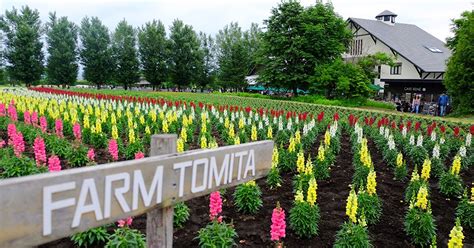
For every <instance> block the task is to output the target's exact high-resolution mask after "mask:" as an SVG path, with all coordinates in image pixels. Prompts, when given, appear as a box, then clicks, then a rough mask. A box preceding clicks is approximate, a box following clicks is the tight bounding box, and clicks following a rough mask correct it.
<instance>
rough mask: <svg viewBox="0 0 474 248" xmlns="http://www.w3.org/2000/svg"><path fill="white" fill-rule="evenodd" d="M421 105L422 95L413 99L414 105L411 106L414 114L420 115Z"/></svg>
mask: <svg viewBox="0 0 474 248" xmlns="http://www.w3.org/2000/svg"><path fill="white" fill-rule="evenodd" d="M420 103H421V99H420V95H416V96H415V98H414V99H413V103H412V104H411V105H412V112H414V113H417V114H418V113H419V111H420Z"/></svg>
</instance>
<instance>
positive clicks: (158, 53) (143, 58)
mask: <svg viewBox="0 0 474 248" xmlns="http://www.w3.org/2000/svg"><path fill="white" fill-rule="evenodd" d="M138 44H139V49H138V51H139V54H140V62H141V66H142V69H143V75H144V76H145V79H146V80H147V81H148V82H150V83H151V84H152V85H153V89H155V87H156V86H160V85H161V83H162V82H165V81H166V80H167V79H168V76H169V51H168V40H167V39H166V30H165V26H164V25H163V23H161V21H156V20H153V21H152V22H148V23H146V24H145V25H144V26H142V27H141V28H140V30H139V32H138Z"/></svg>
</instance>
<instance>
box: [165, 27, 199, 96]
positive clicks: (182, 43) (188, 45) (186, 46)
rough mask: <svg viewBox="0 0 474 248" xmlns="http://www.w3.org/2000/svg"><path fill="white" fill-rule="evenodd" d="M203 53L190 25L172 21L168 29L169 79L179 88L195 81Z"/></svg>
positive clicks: (197, 77)
mask: <svg viewBox="0 0 474 248" xmlns="http://www.w3.org/2000/svg"><path fill="white" fill-rule="evenodd" d="M202 58H203V54H202V51H201V50H200V42H199V39H198V37H197V35H196V32H194V30H193V28H192V26H190V25H185V24H184V23H183V22H182V21H181V20H175V21H173V24H172V26H171V29H170V59H171V64H170V67H171V79H172V81H173V83H174V84H175V85H176V86H177V87H178V89H181V88H182V87H184V86H187V85H190V84H192V83H196V81H197V80H198V79H199V74H198V73H196V71H198V69H200V68H201V67H200V66H202V61H203V60H202Z"/></svg>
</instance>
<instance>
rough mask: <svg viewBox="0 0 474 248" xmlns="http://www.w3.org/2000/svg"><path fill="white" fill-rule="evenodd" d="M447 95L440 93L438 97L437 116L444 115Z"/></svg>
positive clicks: (447, 100)
mask: <svg viewBox="0 0 474 248" xmlns="http://www.w3.org/2000/svg"><path fill="white" fill-rule="evenodd" d="M448 102H449V97H448V95H446V94H444V93H443V94H441V96H439V98H438V105H439V116H445V115H446V107H447V106H448Z"/></svg>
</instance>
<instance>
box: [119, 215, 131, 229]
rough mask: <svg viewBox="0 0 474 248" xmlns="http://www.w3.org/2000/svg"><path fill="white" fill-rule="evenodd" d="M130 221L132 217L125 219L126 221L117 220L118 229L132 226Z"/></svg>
mask: <svg viewBox="0 0 474 248" xmlns="http://www.w3.org/2000/svg"><path fill="white" fill-rule="evenodd" d="M132 221H133V218H132V217H127V218H126V219H122V220H118V221H117V223H118V227H129V226H131V225H132Z"/></svg>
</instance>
